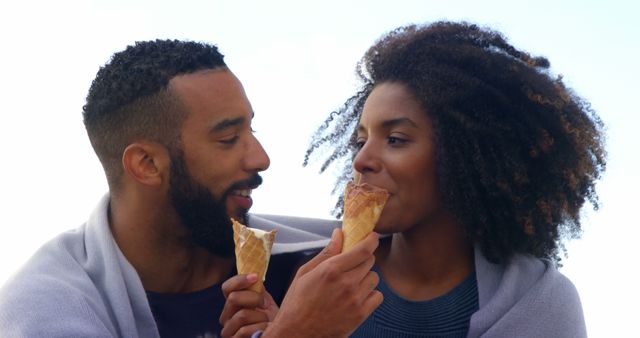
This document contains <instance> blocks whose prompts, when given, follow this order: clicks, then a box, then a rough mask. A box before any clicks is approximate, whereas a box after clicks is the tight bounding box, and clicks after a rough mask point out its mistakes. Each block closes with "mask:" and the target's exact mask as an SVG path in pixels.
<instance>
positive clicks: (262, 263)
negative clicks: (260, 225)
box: [231, 219, 276, 292]
mask: <svg viewBox="0 0 640 338" xmlns="http://www.w3.org/2000/svg"><path fill="white" fill-rule="evenodd" d="M231 221H232V223H233V240H234V242H235V244H236V248H235V252H236V268H237V270H238V273H239V274H246V273H256V274H258V281H257V282H256V283H254V284H253V285H251V287H249V289H251V290H254V291H256V292H262V290H263V288H264V284H263V282H264V280H265V277H266V274H267V267H268V266H269V258H270V257H271V247H272V246H273V242H274V240H275V236H276V230H271V231H268V232H267V231H263V230H259V229H253V228H249V227H247V226H245V225H244V224H242V223H240V222H238V221H236V220H234V219H231Z"/></svg>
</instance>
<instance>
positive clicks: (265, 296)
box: [258, 290, 277, 309]
mask: <svg viewBox="0 0 640 338" xmlns="http://www.w3.org/2000/svg"><path fill="white" fill-rule="evenodd" d="M272 305H277V304H276V301H275V300H273V297H272V296H271V294H270V293H269V292H267V290H264V292H263V293H262V304H260V305H259V306H258V307H259V308H261V309H266V308H268V307H269V306H272Z"/></svg>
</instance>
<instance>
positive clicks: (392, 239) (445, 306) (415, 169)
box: [305, 22, 606, 337]
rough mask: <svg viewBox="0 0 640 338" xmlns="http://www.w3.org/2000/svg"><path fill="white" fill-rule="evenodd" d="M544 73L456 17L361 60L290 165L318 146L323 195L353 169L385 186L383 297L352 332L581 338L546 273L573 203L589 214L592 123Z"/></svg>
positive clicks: (598, 144)
mask: <svg viewBox="0 0 640 338" xmlns="http://www.w3.org/2000/svg"><path fill="white" fill-rule="evenodd" d="M548 68H549V62H548V61H547V59H545V58H542V57H532V56H530V55H529V54H527V53H526V52H523V51H521V50H518V49H516V48H515V47H513V46H511V45H510V44H509V43H508V42H507V41H506V39H505V38H504V37H503V36H502V35H501V34H500V33H498V32H495V31H492V30H490V29H485V28H481V27H478V26H476V25H472V24H467V23H452V22H438V23H435V24H431V25H426V26H407V27H402V28H398V29H396V30H394V31H392V32H390V33H388V34H386V35H385V36H383V37H382V38H381V39H380V40H379V41H377V43H376V44H374V45H373V46H372V47H371V48H370V49H369V50H368V51H367V52H366V54H365V55H364V57H363V59H362V60H361V61H360V62H359V64H358V67H357V73H358V75H359V78H360V80H361V82H362V87H361V90H360V91H359V92H357V93H356V94H355V95H354V96H353V97H351V98H350V99H349V100H348V101H347V102H346V103H345V105H344V106H343V107H342V108H341V109H340V110H338V111H336V112H333V113H332V114H331V115H330V116H329V118H328V119H327V120H326V121H325V123H324V124H323V126H322V127H321V128H320V129H319V130H318V131H317V132H316V134H315V135H314V138H313V141H312V144H311V146H310V148H309V150H308V151H307V155H306V158H305V164H306V163H307V162H308V160H309V158H310V156H311V155H313V153H314V152H316V151H317V150H319V149H322V148H327V147H328V148H331V149H332V150H333V152H332V155H331V156H330V157H329V158H328V159H326V161H325V162H324V165H323V166H322V170H323V171H324V170H325V169H326V168H327V167H328V166H329V165H331V164H333V163H338V164H342V165H344V166H345V167H344V171H343V175H342V176H341V177H340V178H339V179H338V185H337V186H338V187H344V183H345V182H346V181H347V180H348V179H349V178H350V177H351V176H352V175H353V171H352V170H355V174H356V175H358V176H360V178H359V179H360V181H361V182H366V183H369V184H372V185H376V186H379V187H382V188H385V189H387V190H388V191H389V192H390V198H389V200H388V202H387V205H386V206H385V209H384V211H383V213H382V215H381V218H380V220H379V222H378V223H377V225H376V229H375V230H376V231H377V232H378V233H381V234H386V235H389V236H387V237H386V238H384V239H382V240H381V241H380V246H379V247H378V249H377V250H376V252H375V256H376V262H375V267H374V270H375V271H377V272H378V273H379V276H380V283H379V285H378V290H379V291H380V292H382V294H383V295H384V302H383V303H382V305H381V306H380V307H379V308H378V309H377V310H376V311H375V312H374V313H373V315H371V316H370V317H369V318H368V319H367V320H366V321H365V323H364V324H363V325H362V326H360V328H359V329H358V330H357V331H356V332H355V333H354V334H353V335H352V337H436V336H437V337H466V336H469V337H478V336H487V337H582V336H586V329H585V324H584V317H583V314H582V308H581V305H580V300H579V296H578V294H577V292H576V289H575V287H574V286H573V284H572V283H571V282H570V281H569V280H568V279H567V278H566V277H564V276H563V275H562V274H560V273H559V272H558V271H557V270H556V266H557V265H559V263H560V257H561V255H563V254H564V246H563V239H565V238H570V237H575V236H576V235H578V234H579V233H580V230H581V226H580V209H581V207H582V206H583V205H584V203H585V201H587V200H588V201H589V202H591V203H592V204H593V205H594V207H596V208H597V195H596V192H595V183H596V181H597V180H598V179H599V178H600V176H601V174H602V172H603V171H604V169H605V162H606V153H605V150H604V145H603V139H604V135H603V131H602V130H603V126H602V122H601V121H600V119H599V118H598V116H597V115H596V113H595V112H594V111H592V110H591V109H590V107H589V104H588V103H587V102H586V101H585V100H583V99H581V98H580V97H578V96H577V95H576V94H574V93H573V92H572V91H571V90H570V89H568V88H566V87H565V85H564V83H563V82H562V79H561V78H560V77H553V76H552V75H551V74H550V73H549V71H548ZM321 153H322V152H321ZM338 190H339V189H338ZM341 206H342V201H341V200H340V201H339V202H338V210H341Z"/></svg>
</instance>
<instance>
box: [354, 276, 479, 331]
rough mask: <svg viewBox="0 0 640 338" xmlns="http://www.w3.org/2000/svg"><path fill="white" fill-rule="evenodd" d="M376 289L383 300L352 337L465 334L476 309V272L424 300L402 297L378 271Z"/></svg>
mask: <svg viewBox="0 0 640 338" xmlns="http://www.w3.org/2000/svg"><path fill="white" fill-rule="evenodd" d="M374 271H376V269H375V268H374ZM376 272H378V274H380V273H379V271H376ZM378 290H379V291H380V292H382V294H383V295H384V301H383V303H382V304H381V305H380V306H379V307H378V308H377V309H376V310H375V312H374V313H373V314H372V315H371V316H369V318H368V319H367V320H366V321H365V322H364V323H363V324H362V325H361V326H360V327H359V328H358V329H357V330H356V331H355V332H354V333H353V334H352V335H351V337H357V338H360V337H363V338H364V337H368V338H378V337H380V338H381V337H384V338H417V337H447V338H454V337H455V338H457V337H466V336H467V333H468V331H469V319H470V318H471V315H472V314H473V313H474V312H476V311H477V310H478V287H477V282H476V274H475V272H474V273H472V274H470V275H469V277H467V278H466V279H465V280H464V281H462V282H461V283H460V284H459V285H457V286H456V287H455V288H453V289H452V290H451V291H449V292H448V293H446V294H444V295H442V296H440V297H437V298H434V299H431V300H427V301H411V300H408V299H405V298H403V297H401V296H400V295H398V294H396V293H395V292H394V291H393V290H392V289H391V288H390V287H389V285H387V283H386V282H385V281H384V278H383V277H382V275H381V274H380V282H379V283H378Z"/></svg>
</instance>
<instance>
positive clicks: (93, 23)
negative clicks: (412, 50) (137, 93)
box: [0, 0, 640, 337]
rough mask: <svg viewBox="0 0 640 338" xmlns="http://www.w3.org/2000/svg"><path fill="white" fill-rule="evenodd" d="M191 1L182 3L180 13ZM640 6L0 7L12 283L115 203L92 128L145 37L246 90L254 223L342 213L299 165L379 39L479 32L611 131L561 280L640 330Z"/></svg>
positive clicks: (611, 326)
mask: <svg viewBox="0 0 640 338" xmlns="http://www.w3.org/2000/svg"><path fill="white" fill-rule="evenodd" d="M178 3H180V4H179V5H178ZM638 13H640V11H639V8H638V7H637V5H635V2H634V1H631V0H629V1H616V0H613V1H612V0H609V1H547V0H542V1H472V0H469V1H428V0H421V1H417V0H416V1H403V0H396V1H372V0H368V1H364V0H362V1H347V0H340V1H338V0H324V1H314V2H310V1H309V2H307V1H257V0H256V1H241V0H237V1H231V0H227V1H186V0H185V1H180V2H178V1H171V2H170V1H167V2H162V1H115V0H103V1H64V0H62V1H22V2H19V3H18V2H17V1H5V2H3V3H2V4H1V5H0V38H1V40H0V41H1V43H2V44H3V46H2V52H0V74H1V77H0V86H1V88H0V89H1V90H0V93H1V94H0V95H1V98H2V100H1V102H0V104H1V106H0V107H2V111H1V113H0V154H1V155H2V165H0V170H1V172H0V208H1V209H0V283H3V282H4V281H5V280H6V279H7V278H9V276H10V275H11V274H13V273H14V272H15V270H16V269H18V268H19V266H21V265H22V264H24V262H25V261H26V260H27V259H28V258H29V257H30V256H31V255H32V254H33V253H34V252H35V250H37V248H38V247H40V246H41V245H42V244H43V243H44V242H46V241H47V240H49V239H50V238H52V237H53V236H55V235H56V234H58V233H60V232H62V231H65V230H68V229H72V228H75V227H77V226H79V225H81V224H82V223H83V222H84V221H85V220H86V218H87V217H88V215H89V213H90V212H91V210H92V209H93V207H94V206H95V204H96V203H97V201H98V199H99V198H100V197H101V196H102V195H103V194H104V193H105V192H106V190H107V187H106V181H105V179H104V175H103V172H102V168H101V167H100V165H99V162H98V160H97V158H96V157H95V155H94V153H93V150H92V149H91V147H90V144H89V142H88V139H87V137H86V133H85V130H84V127H83V125H82V117H81V109H82V105H83V103H84V98H85V96H86V92H87V89H88V87H89V85H90V83H91V80H92V79H93V77H94V76H95V73H96V71H97V70H98V68H99V67H100V66H101V65H103V64H104V63H105V62H106V61H107V60H108V59H109V57H110V55H111V54H113V53H114V52H116V51H120V50H122V49H124V48H125V47H126V46H127V45H129V44H131V43H133V42H134V41H137V40H149V39H156V38H178V39H188V40H196V41H205V42H210V43H215V44H217V45H218V46H219V48H220V49H221V51H222V52H223V53H224V54H225V55H226V61H227V63H228V65H229V66H230V68H231V69H232V71H233V72H234V73H236V75H237V76H238V77H239V78H240V80H241V81H242V82H243V84H244V86H245V89H246V91H247V94H248V96H249V99H250V100H251V102H252V104H253V107H254V110H255V111H256V116H255V119H254V129H256V130H257V134H256V135H257V137H258V138H259V139H260V141H261V142H262V143H263V145H264V147H265V148H266V150H267V152H268V153H269V155H270V157H271V163H272V164H271V168H270V169H269V170H268V171H267V172H266V173H265V174H264V175H263V177H264V179H265V183H264V184H263V186H262V187H261V188H260V189H258V190H257V191H255V192H254V200H255V204H254V208H253V211H254V212H261V213H276V214H287V215H301V216H313V217H326V218H328V217H330V213H329V212H330V209H331V206H332V205H333V198H331V197H330V196H329V192H330V190H331V183H332V182H333V178H332V177H330V176H327V175H325V176H318V175H317V169H318V168H317V167H311V168H305V169H303V168H302V167H301V163H302V159H303V155H304V151H305V149H306V145H307V143H308V140H309V137H310V135H311V133H312V132H313V130H314V129H315V128H316V127H317V126H318V125H319V123H320V122H321V121H322V120H323V119H324V118H325V116H326V115H327V114H328V113H329V112H330V111H331V110H332V109H334V108H336V107H337V106H339V105H340V104H341V103H342V102H343V100H344V99H345V98H347V97H348V96H350V94H351V92H352V91H353V90H354V88H355V87H354V86H355V78H354V72H353V70H354V67H355V64H356V62H357V61H358V60H359V58H360V56H361V55H362V54H363V53H364V51H365V50H366V48H367V47H368V46H370V45H371V44H372V43H373V42H374V41H375V40H376V38H378V37H379V36H380V35H381V34H383V33H385V32H387V31H389V30H391V29H393V28H395V27H397V26H400V25H405V24H409V23H423V22H429V21H434V20H439V19H449V20H468V21H472V22H476V23H479V24H482V25H488V26H491V27H493V28H495V29H497V30H500V31H502V32H503V33H504V34H505V35H506V36H507V37H508V38H509V40H510V41H511V42H512V43H513V44H514V45H515V46H516V47H519V48H523V49H525V50H527V51H529V52H531V53H533V54H535V55H543V56H546V57H548V58H549V60H550V61H551V65H552V70H553V72H555V73H556V74H562V75H563V76H564V79H565V81H566V83H567V84H568V85H569V86H570V87H571V88H573V89H574V90H575V91H576V92H577V93H578V94H580V95H581V96H583V97H585V98H586V99H587V100H589V101H590V102H591V103H592V107H593V108H594V109H595V110H596V111H598V112H599V113H600V115H601V117H602V119H603V120H604V121H605V123H606V124H607V128H608V150H609V164H608V170H607V173H606V175H605V178H604V179H603V181H602V182H601V184H600V185H599V186H598V191H599V193H600V196H601V202H602V207H601V209H600V210H599V211H597V212H595V213H594V212H591V211H586V212H585V218H584V230H585V231H584V235H583V238H582V239H580V240H576V241H573V242H571V243H570V244H569V246H568V249H569V257H568V258H567V259H566V260H565V262H564V264H565V266H564V268H563V269H562V271H563V273H565V274H566V275H567V276H568V277H569V278H571V280H572V281H573V282H574V284H575V285H576V286H577V288H578V290H579V292H580V295H581V298H582V301H583V306H584V310H585V316H586V320H587V327H588V330H589V334H590V336H592V337H621V336H628V334H629V333H631V332H637V328H636V325H635V323H636V321H637V318H636V316H637V304H639V303H640V292H639V291H638V289H637V286H638V285H640V278H639V277H638V276H637V274H636V273H635V270H637V266H638V262H637V260H638V258H639V257H640V255H639V254H638V253H637V240H638V237H639V235H640V231H639V230H638V227H639V226H640V222H639V221H638V220H637V218H636V214H635V207H636V205H637V204H638V200H639V199H638V197H637V196H636V194H635V193H636V192H637V191H638V190H639V189H640V184H639V183H638V181H639V178H640V161H639V160H638V153H639V152H638V147H639V146H640V141H639V140H638V136H637V135H638V131H637V128H638V125H639V124H640V118H639V117H638V112H637V110H638V108H637V105H636V104H634V103H633V102H635V98H636V97H637V95H638V93H640V86H639V85H638V83H639V82H638V78H639V76H640V71H639V70H638V66H637V58H638V55H639V54H640V53H639V52H640V50H639V46H640V41H639V40H640V38H639V36H640V24H638V22H639V21H638V18H637V15H638Z"/></svg>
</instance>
